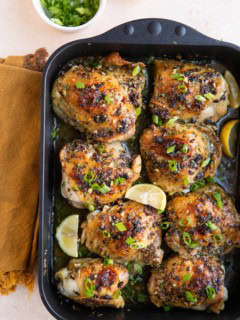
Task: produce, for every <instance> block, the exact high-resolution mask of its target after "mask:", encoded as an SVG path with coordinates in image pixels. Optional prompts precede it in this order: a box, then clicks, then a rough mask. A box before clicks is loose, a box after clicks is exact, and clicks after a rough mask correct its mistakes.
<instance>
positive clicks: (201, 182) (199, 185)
mask: <svg viewBox="0 0 240 320" xmlns="http://www.w3.org/2000/svg"><path fill="white" fill-rule="evenodd" d="M205 184H206V183H205V180H204V179H200V180H198V181H196V182H195V183H193V184H192V185H191V187H190V190H191V191H196V190H197V189H199V188H202V187H204V186H205Z"/></svg>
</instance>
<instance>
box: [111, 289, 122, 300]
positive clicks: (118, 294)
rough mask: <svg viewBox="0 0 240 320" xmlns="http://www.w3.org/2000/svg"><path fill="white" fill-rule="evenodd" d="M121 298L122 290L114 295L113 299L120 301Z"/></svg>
mask: <svg viewBox="0 0 240 320" xmlns="http://www.w3.org/2000/svg"><path fill="white" fill-rule="evenodd" d="M120 296H121V290H118V291H116V292H115V293H114V295H113V299H118V298H119V297H120Z"/></svg>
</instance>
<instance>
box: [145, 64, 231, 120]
mask: <svg viewBox="0 0 240 320" xmlns="http://www.w3.org/2000/svg"><path fill="white" fill-rule="evenodd" d="M155 69H156V71H155V87H154V93H153V96H152V99H151V102H150V108H151V110H152V113H153V114H156V115H158V116H160V118H162V119H170V118H173V117H175V116H177V117H180V118H182V119H191V118H194V119H195V120H198V121H203V120H205V119H208V120H212V121H213V122H216V121H217V120H219V119H220V118H221V117H222V116H224V115H225V114H226V113H227V106H228V95H229V89H228V85H227V82H226V81H225V79H224V78H223V76H222V75H221V74H220V73H219V72H218V71H216V70H214V69H212V68H210V67H207V66H200V65H198V64H195V63H190V62H183V61H176V60H155Z"/></svg>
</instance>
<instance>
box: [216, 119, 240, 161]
mask: <svg viewBox="0 0 240 320" xmlns="http://www.w3.org/2000/svg"><path fill="white" fill-rule="evenodd" d="M239 123H240V120H238V119H236V120H231V121H228V122H227V123H225V124H224V126H223V128H222V130H221V132H220V141H221V143H222V147H223V152H224V153H225V155H226V156H228V157H230V158H234V157H235V155H236V150H237V139H238V131H239Z"/></svg>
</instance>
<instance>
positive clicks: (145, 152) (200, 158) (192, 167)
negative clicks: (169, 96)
mask: <svg viewBox="0 0 240 320" xmlns="http://www.w3.org/2000/svg"><path fill="white" fill-rule="evenodd" d="M140 149H141V155H142V157H143V160H144V162H145V165H146V169H147V174H148V177H149V179H150V180H151V182H152V183H153V184H156V185H158V186H159V187H161V188H162V189H163V190H164V191H165V192H168V193H169V194H174V193H176V192H181V191H183V190H185V189H188V190H189V187H190V185H191V184H193V183H194V182H195V181H197V180H199V179H202V178H205V177H213V176H215V173H216V169H217V167H218V165H219V163H220V161H221V157H222V150H221V145H220V142H219V139H218V137H217V136H216V134H215V132H214V131H213V130H212V129H210V128H207V127H203V126H201V125H193V124H180V123H173V124H172V123H171V120H169V121H168V122H167V123H166V124H164V125H162V126H160V127H157V126H155V125H152V126H151V127H150V128H148V129H146V130H145V131H144V132H143V135H142V136H141V138H140Z"/></svg>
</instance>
